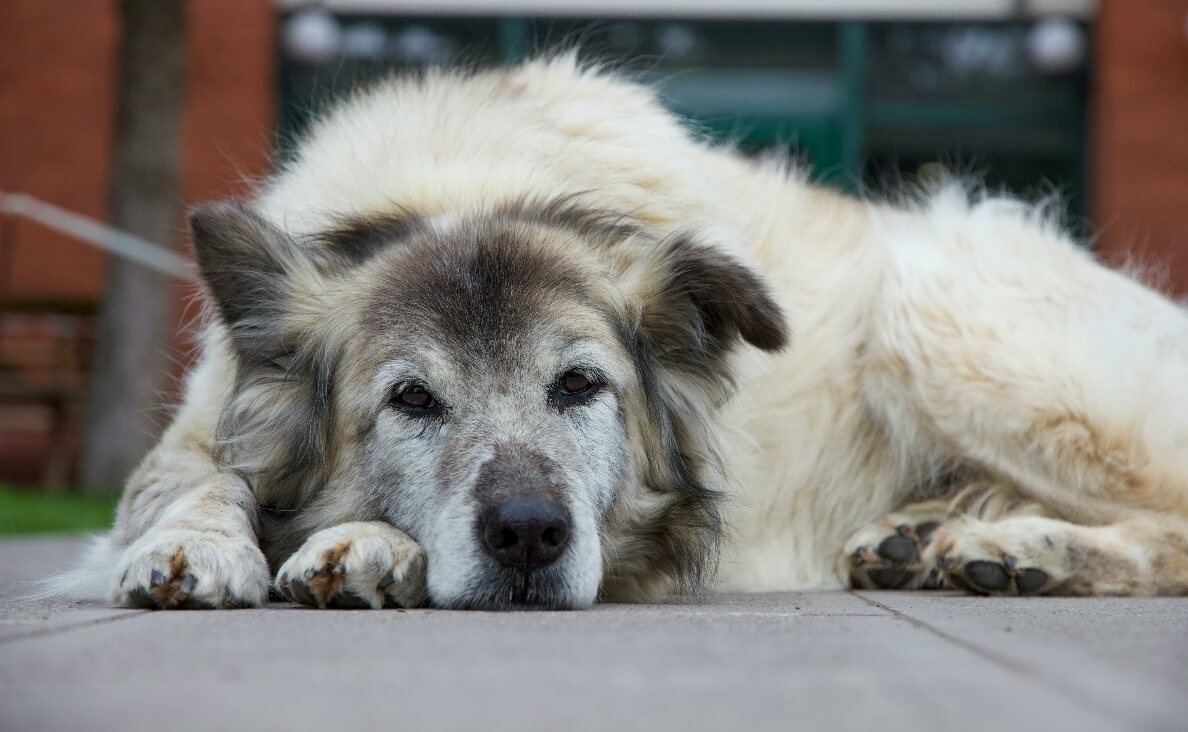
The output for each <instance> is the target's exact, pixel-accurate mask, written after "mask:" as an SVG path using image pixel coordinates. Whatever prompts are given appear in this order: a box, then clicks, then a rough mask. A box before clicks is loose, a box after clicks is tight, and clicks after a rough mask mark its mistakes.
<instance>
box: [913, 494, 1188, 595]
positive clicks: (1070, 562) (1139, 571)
mask: <svg viewBox="0 0 1188 732" xmlns="http://www.w3.org/2000/svg"><path fill="white" fill-rule="evenodd" d="M923 561H924V563H926V564H929V565H934V566H937V567H939V568H940V571H941V573H942V575H943V578H944V583H945V585H946V586H953V587H957V588H960V589H964V590H969V591H971V592H977V593H982V594H995V595H1030V594H1057V595H1188V522H1186V521H1184V520H1182V519H1180V518H1178V517H1174V516H1161V515H1158V514H1147V515H1138V514H1135V515H1133V516H1131V517H1129V518H1127V519H1124V520H1122V521H1118V522H1116V523H1113V524H1109V525H1105V526H1078V525H1076V524H1072V523H1069V522H1067V521H1061V520H1059V519H1053V518H1047V517H1044V516H1013V517H1009V518H1005V519H1002V520H1000V521H993V522H987V521H981V520H978V519H975V518H971V517H968V516H959V517H957V518H955V519H952V520H950V521H948V522H946V523H945V524H943V525H942V526H941V527H940V528H938V529H937V530H936V532H935V533H934V535H933V540H932V542H931V543H930V544H929V546H928V547H927V548H926V550H925V552H924V555H923Z"/></svg>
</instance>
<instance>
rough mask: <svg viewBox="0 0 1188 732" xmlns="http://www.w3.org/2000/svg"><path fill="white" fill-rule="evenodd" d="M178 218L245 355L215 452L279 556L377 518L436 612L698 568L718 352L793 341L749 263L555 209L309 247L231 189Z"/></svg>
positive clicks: (381, 224)
mask: <svg viewBox="0 0 1188 732" xmlns="http://www.w3.org/2000/svg"><path fill="white" fill-rule="evenodd" d="M191 223H192V229H193V238H194V244H195V250H196V253H197V258H198V262H199V264H200V267H201V270H202V274H203V277H204V280H205V283H206V285H207V289H208V291H209V293H210V295H211V298H212V300H213V303H214V304H215V305H216V307H217V312H218V315H219V319H220V320H221V321H222V323H223V324H224V325H225V329H224V330H223V331H221V332H224V333H225V334H226V335H225V338H226V341H227V343H226V345H227V346H228V347H229V349H230V350H231V352H232V353H233V354H234V358H235V359H236V363H237V379H236V383H235V386H234V392H233V393H232V395H231V397H230V400H229V403H228V406H227V407H226V409H225V413H224V415H223V421H222V426H221V434H220V444H221V445H222V446H223V448H224V451H223V454H224V458H225V459H226V461H227V464H228V465H229V466H232V467H235V468H237V469H239V470H241V471H243V473H244V474H245V476H246V477H247V478H248V479H249V480H250V481H251V482H252V483H253V485H254V488H255V490H256V494H257V497H258V499H259V502H260V504H261V505H262V506H263V507H264V522H263V523H264V527H263V529H264V530H263V533H264V536H263V537H262V539H263V541H264V543H265V547H266V550H267V551H268V553H269V554H270V558H271V559H272V560H273V561H278V560H279V559H283V557H284V555H286V554H287V553H289V552H291V551H292V550H294V549H295V548H296V546H297V545H298V544H299V543H300V542H301V541H302V540H303V539H304V537H305V536H307V535H308V534H309V533H310V532H312V531H314V530H317V529H320V528H324V527H326V526H329V525H332V524H336V523H341V522H344V521H358V520H384V521H388V522H390V523H392V524H393V525H394V526H396V527H398V528H400V529H403V530H405V531H406V532H408V533H409V534H410V535H411V536H412V537H413V538H414V539H416V540H417V541H418V542H419V543H420V544H421V546H422V547H423V548H424V550H425V552H426V554H427V557H428V566H429V573H428V574H429V595H430V601H431V602H432V603H433V604H435V605H438V606H444V607H480V608H510V607H551V608H569V607H583V606H587V605H589V604H590V603H591V602H593V601H594V599H595V598H596V597H597V596H598V594H599V590H600V588H601V589H602V590H603V592H604V594H611V595H618V596H624V595H633V596H641V595H645V594H649V593H654V592H655V591H666V590H671V589H673V588H674V586H676V585H683V586H685V587H695V586H697V585H698V584H700V582H701V581H702V580H703V579H704V578H705V577H706V576H707V573H708V572H709V571H712V568H713V563H714V561H715V559H716V548H717V543H718V538H719V535H720V531H721V521H720V518H719V514H718V498H719V497H720V491H721V487H722V481H723V476H722V465H721V460H720V456H719V453H718V445H717V442H716V439H715V436H714V435H715V430H714V426H713V424H712V420H713V416H714V410H715V409H716V408H717V407H718V406H719V405H720V404H721V402H722V401H723V400H724V399H725V398H726V397H727V396H728V393H729V389H730V372H729V356H730V354H731V352H732V351H733V350H734V349H735V347H736V346H737V344H738V343H739V342H741V341H747V342H749V343H751V344H752V345H754V346H757V347H759V348H762V349H766V350H773V349H778V348H780V347H782V346H783V345H784V342H785V340H786V335H785V327H784V322H783V319H782V316H781V314H780V312H779V309H778V307H777V306H776V305H775V303H774V302H773V301H772V300H771V298H770V297H769V296H768V294H767V291H766V288H765V287H764V285H763V284H762V283H761V282H760V280H759V279H758V278H757V277H756V275H755V274H753V273H752V272H751V271H750V270H749V269H747V268H746V267H745V266H743V265H742V264H740V263H739V262H738V261H736V260H735V259H733V258H732V257H730V256H728V255H726V254H724V253H722V251H721V250H719V249H716V248H712V247H709V246H705V245H702V244H699V243H697V242H696V241H695V240H694V239H693V238H692V237H691V236H684V235H677V236H672V237H669V238H666V239H663V240H658V239H655V238H649V237H648V236H647V235H645V234H644V233H643V232H642V231H641V230H639V229H637V228H636V227H634V226H633V225H631V224H630V223H628V222H626V221H625V220H624V219H623V218H622V217H619V216H612V215H607V214H605V213H601V212H592V211H589V210H587V209H583V208H581V207H580V206H579V205H577V204H574V203H572V202H564V201H562V202H554V203H547V204H541V205H532V204H528V203H520V204H516V205H509V206H506V207H503V208H501V209H497V210H492V211H487V212H482V213H476V214H474V215H469V216H457V217H438V218H435V219H423V218H418V217H416V216H411V215H393V216H390V217H371V218H367V219H357V220H344V221H342V222H341V226H338V227H336V228H335V229H334V230H332V231H326V232H323V233H322V234H320V235H319V236H317V237H315V238H313V239H302V240H295V239H293V238H291V237H289V236H287V235H285V234H284V233H283V232H281V231H280V230H278V229H277V228H276V227H275V226H273V225H271V224H270V223H268V222H267V221H265V220H264V219H263V218H262V217H260V216H258V215H257V214H256V213H254V212H253V211H252V210H251V208H250V207H248V206H246V205H244V204H240V203H220V204H211V205H208V206H205V207H201V208H199V209H198V210H197V211H195V212H194V214H193V215H192V217H191Z"/></svg>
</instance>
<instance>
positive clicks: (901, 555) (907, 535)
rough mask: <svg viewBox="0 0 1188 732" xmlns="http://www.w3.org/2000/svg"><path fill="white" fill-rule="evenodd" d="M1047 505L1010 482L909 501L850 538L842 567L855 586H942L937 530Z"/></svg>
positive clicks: (1031, 512)
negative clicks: (967, 519)
mask: <svg viewBox="0 0 1188 732" xmlns="http://www.w3.org/2000/svg"><path fill="white" fill-rule="evenodd" d="M1042 515H1045V512H1044V509H1043V507H1042V506H1041V505H1040V504H1038V503H1036V502H1035V501H1030V500H1027V499H1026V498H1023V497H1022V496H1021V495H1020V494H1019V492H1018V491H1017V490H1015V488H1014V487H1013V486H1011V485H1009V484H1007V483H1003V482H1000V481H994V480H975V481H972V482H969V483H966V484H965V485H963V486H961V487H959V488H958V489H957V490H956V491H955V492H954V493H953V494H952V495H950V496H948V497H944V498H935V499H932V500H927V501H920V502H918V503H912V504H909V505H907V506H905V507H903V508H901V509H899V510H897V511H893V512H892V513H889V514H887V515H886V516H884V517H882V518H880V519H879V520H878V521H875V522H873V523H871V524H868V525H867V526H864V527H862V528H861V529H859V530H858V531H857V532H855V533H854V535H853V536H851V537H850V540H849V541H848V542H846V546H845V549H844V551H843V552H842V556H841V558H840V565H839V570H840V574H841V575H842V576H848V577H849V579H850V584H851V585H852V586H853V587H857V588H864V589H888V590H901V589H904V590H910V589H939V588H941V587H942V586H944V582H943V579H944V575H943V574H942V566H941V565H940V564H939V563H938V562H937V561H936V552H935V551H933V550H932V546H933V543H934V542H933V538H934V537H935V536H936V535H937V532H938V529H941V528H944V527H948V526H949V525H950V524H952V523H953V522H954V521H957V520H959V519H960V518H961V517H966V516H968V517H972V518H977V519H981V520H983V521H996V520H999V519H1002V518H1004V517H1007V516H1042Z"/></svg>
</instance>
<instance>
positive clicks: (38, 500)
mask: <svg viewBox="0 0 1188 732" xmlns="http://www.w3.org/2000/svg"><path fill="white" fill-rule="evenodd" d="M119 498H120V497H119V496H80V495H73V494H70V493H46V492H45V491H40V490H36V489H29V488H14V487H12V486H7V485H0V535H11V534H48V533H61V532H72V531H73V532H79V531H95V530H99V529H106V528H107V527H109V526H111V522H112V519H113V518H114V517H115V508H116V503H117V502H118V501H119Z"/></svg>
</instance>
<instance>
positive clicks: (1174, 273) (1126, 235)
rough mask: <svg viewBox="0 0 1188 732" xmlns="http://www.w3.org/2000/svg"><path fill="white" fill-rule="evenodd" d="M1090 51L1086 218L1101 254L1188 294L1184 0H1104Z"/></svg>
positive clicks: (1187, 8) (1187, 14)
mask: <svg viewBox="0 0 1188 732" xmlns="http://www.w3.org/2000/svg"><path fill="white" fill-rule="evenodd" d="M1096 41H1097V57H1096V59H1095V60H1094V72H1095V75H1096V83H1095V88H1094V92H1095V93H1094V106H1093V112H1094V117H1093V127H1094V138H1093V139H1094V145H1093V160H1092V161H1091V163H1092V168H1091V169H1092V171H1093V172H1092V184H1093V193H1094V199H1093V218H1094V221H1095V223H1096V224H1097V225H1098V228H1099V231H1100V234H1101V239H1100V244H1099V246H1100V250H1101V251H1102V253H1103V255H1104V256H1105V257H1106V258H1107V260H1108V261H1113V262H1119V261H1123V260H1125V259H1128V258H1131V257H1133V258H1136V259H1138V260H1139V261H1140V262H1142V263H1144V264H1146V265H1148V266H1149V267H1151V268H1152V269H1154V270H1156V272H1155V274H1157V275H1158V274H1162V275H1163V280H1164V281H1163V282H1162V285H1163V286H1164V287H1165V289H1167V290H1168V291H1170V292H1173V293H1175V294H1176V295H1179V296H1183V295H1186V294H1188V0H1104V2H1102V7H1101V11H1100V15H1099V18H1098V23H1097V39H1096Z"/></svg>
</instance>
